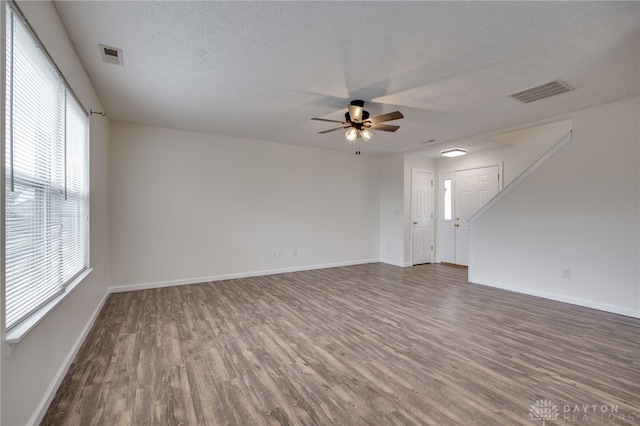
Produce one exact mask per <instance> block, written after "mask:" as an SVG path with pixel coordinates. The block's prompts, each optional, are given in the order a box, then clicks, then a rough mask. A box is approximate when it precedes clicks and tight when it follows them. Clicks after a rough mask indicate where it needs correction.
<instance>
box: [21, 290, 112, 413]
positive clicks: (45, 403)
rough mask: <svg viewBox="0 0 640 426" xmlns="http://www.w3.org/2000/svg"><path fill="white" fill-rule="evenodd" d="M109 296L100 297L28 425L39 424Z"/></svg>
mask: <svg viewBox="0 0 640 426" xmlns="http://www.w3.org/2000/svg"><path fill="white" fill-rule="evenodd" d="M109 294H110V292H109V291H108V290H107V292H106V293H105V295H104V296H103V297H102V300H101V301H100V303H98V306H96V309H94V311H93V313H92V314H91V317H90V318H89V321H87V324H86V325H85V326H84V328H83V329H82V332H81V333H80V335H79V336H78V338H77V339H76V341H75V342H74V344H73V346H72V347H71V350H70V351H69V353H68V354H67V357H66V358H65V359H64V362H63V363H62V365H60V368H59V369H58V372H57V373H56V375H55V376H54V377H53V380H52V381H51V383H50V384H49V388H48V389H47V391H46V392H45V393H44V396H43V397H42V400H41V401H40V404H38V406H37V407H36V410H35V411H34V413H33V415H32V416H31V418H30V419H29V421H28V422H27V424H28V425H38V424H40V422H41V421H42V419H43V417H44V415H45V414H46V413H47V409H48V408H49V405H50V404H51V401H52V400H53V397H54V396H55V395H56V392H57V391H58V388H59V387H60V384H61V383H62V380H64V377H65V376H66V375H67V372H68V371H69V367H71V363H72V362H73V360H74V359H75V357H76V355H77V354H78V351H79V350H80V347H81V346H82V344H83V343H84V341H85V339H86V338H87V335H88V334H89V331H90V330H91V327H93V324H94V323H95V321H96V319H97V318H98V314H99V313H100V311H101V310H102V307H103V306H104V303H105V302H106V300H107V297H108V296H109Z"/></svg>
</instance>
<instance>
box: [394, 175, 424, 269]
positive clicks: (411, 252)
mask: <svg viewBox="0 0 640 426" xmlns="http://www.w3.org/2000/svg"><path fill="white" fill-rule="evenodd" d="M415 172H418V173H429V174H431V200H429V201H430V202H431V214H432V216H433V217H432V219H433V220H432V221H431V231H432V232H431V241H429V245H430V246H431V247H433V250H431V259H430V261H429V262H427V263H432V262H433V259H434V258H435V257H436V221H437V217H436V201H435V192H436V173H435V172H434V171H433V170H427V169H422V168H413V167H412V168H411V185H410V187H411V189H410V191H409V193H410V194H411V196H410V198H411V202H410V203H409V204H410V206H409V209H410V210H409V237H410V238H409V241H410V246H411V249H410V250H409V254H410V256H409V257H410V260H409V262H405V263H404V265H405V266H407V265H408V266H414V265H415V264H414V263H413V254H414V253H413V203H414V202H415V200H414V199H413V174H414V173H415ZM385 263H386V262H385ZM397 266H400V265H397Z"/></svg>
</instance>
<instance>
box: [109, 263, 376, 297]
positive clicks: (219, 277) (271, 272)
mask: <svg viewBox="0 0 640 426" xmlns="http://www.w3.org/2000/svg"><path fill="white" fill-rule="evenodd" d="M377 262H381V260H380V259H362V260H350V261H346V262H334V263H322V264H318V265H305V266H293V267H290V268H278V269H267V270H263V271H251V272H239V273H235V274H222V275H213V276H208V277H197V278H185V279H179V280H170V281H158V282H152V283H141V284H130V285H122V286H113V287H111V288H110V289H109V292H110V293H122V292H125V291H135V290H147V289H151V288H161V287H174V286H178V285H189V284H199V283H206V282H211V281H222V280H233V279H237V278H250V277H259V276H264V275H275V274H284V273H287V272H299V271H310V270H313V269H326V268H337V267H340V266H352V265H363V264H366V263H377Z"/></svg>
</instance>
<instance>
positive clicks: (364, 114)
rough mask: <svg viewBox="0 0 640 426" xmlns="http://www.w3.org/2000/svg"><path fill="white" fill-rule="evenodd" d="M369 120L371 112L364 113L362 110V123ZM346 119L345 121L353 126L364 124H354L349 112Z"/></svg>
mask: <svg viewBox="0 0 640 426" xmlns="http://www.w3.org/2000/svg"><path fill="white" fill-rule="evenodd" d="M368 118H369V111H364V110H362V121H366V120H367V119H368ZM344 119H345V121H348V122H349V123H351V125H355V124H362V123H354V122H352V121H351V114H349V111H347V112H345V113H344Z"/></svg>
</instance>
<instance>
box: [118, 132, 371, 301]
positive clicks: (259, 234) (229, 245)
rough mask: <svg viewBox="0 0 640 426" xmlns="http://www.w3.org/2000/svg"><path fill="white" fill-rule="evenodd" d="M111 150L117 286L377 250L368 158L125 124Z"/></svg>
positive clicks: (347, 257) (363, 257)
mask: <svg viewBox="0 0 640 426" xmlns="http://www.w3.org/2000/svg"><path fill="white" fill-rule="evenodd" d="M110 152H111V157H110V161H111V171H112V173H111V200H110V201H111V202H110V217H111V228H110V229H111V271H112V283H113V285H114V286H116V287H119V289H121V290H122V289H126V288H140V287H144V286H148V285H168V284H180V283H189V282H198V281H202V280H209V279H211V280H213V279H218V278H224V277H228V276H242V275H253V274H260V273H268V272H275V271H286V270H293V269H305V268H310V267H317V266H329V265H338V264H348V263H358V262H367V261H374V260H376V261H377V259H378V258H379V212H380V205H379V200H380V195H379V193H380V191H379V177H378V175H379V164H380V160H379V159H378V158H373V157H367V156H356V155H353V154H347V153H339V152H333V151H328V150H321V149H313V148H305V147H298V146H291V145H285V144H278V143H270V142H262V141H252V140H245V139H237V138H230V137H224V136H216V135H209V134H201V133H194V132H186V131H177V130H170V129H164V128H157V127H147V126H141V125H135V124H129V123H112V126H111V151H110ZM294 249H296V250H297V256H293V252H292V251H293V250H294ZM274 250H280V251H281V253H282V255H281V256H280V257H273V251H274ZM123 286H124V287H123Z"/></svg>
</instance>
